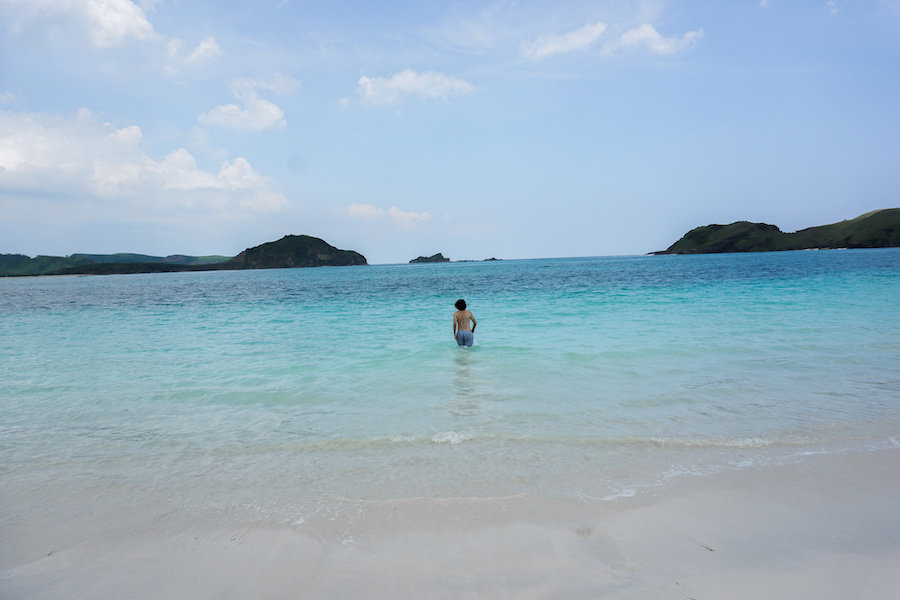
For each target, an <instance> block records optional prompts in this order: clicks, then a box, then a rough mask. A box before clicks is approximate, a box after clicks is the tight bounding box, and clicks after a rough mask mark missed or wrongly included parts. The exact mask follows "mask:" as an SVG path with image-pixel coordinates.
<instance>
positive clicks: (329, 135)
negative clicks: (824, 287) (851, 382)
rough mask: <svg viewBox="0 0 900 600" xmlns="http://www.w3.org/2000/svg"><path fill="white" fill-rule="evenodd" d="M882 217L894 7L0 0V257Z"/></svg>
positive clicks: (376, 253) (580, 251) (648, 248)
mask: <svg viewBox="0 0 900 600" xmlns="http://www.w3.org/2000/svg"><path fill="white" fill-rule="evenodd" d="M897 206H900V0H594V1H581V0H567V1H564V2H560V1H558V0H557V1H553V2H549V1H528V0H522V1H514V0H496V1H495V0H480V1H473V2H469V1H453V0H442V1H440V2H435V1H429V0H416V1H412V2H406V1H404V0H382V1H380V2H362V1H360V0H356V1H347V0H322V1H319V0H256V1H253V2H250V1H243V2H237V1H230V0H216V1H212V0H191V1H188V0H134V1H129V0H0V253H21V254H27V255H29V256H35V255H37V254H50V255H68V254H72V253H82V252H83V253H113V252H138V253H144V254H154V255H166V254H192V255H206V254H222V255H228V256H232V255H235V254H237V253H239V252H240V251H242V250H244V249H245V248H248V247H252V246H255V245H258V244H261V243H264V242H267V241H272V240H276V239H279V238H281V237H282V236H284V235H287V234H307V235H312V236H316V237H320V238H323V239H325V240H326V241H328V242H329V243H331V244H333V245H335V246H337V247H339V248H344V249H352V250H356V251H358V252H361V253H362V254H363V255H365V256H366V258H367V259H368V261H369V262H370V263H374V264H377V263H403V262H407V261H408V260H410V259H412V258H415V257H417V256H419V255H426V256H427V255H431V254H434V253H436V252H442V253H443V254H444V255H445V256H448V257H450V258H452V259H454V260H466V259H476V260H477V259H484V258H488V257H497V258H504V259H516V258H543V257H564V256H607V255H629V254H643V253H647V252H652V251H655V250H661V249H665V248H666V247H668V246H669V245H670V244H672V243H673V242H675V241H676V240H677V239H678V238H679V237H681V235H683V234H684V233H685V232H687V231H688V230H689V229H691V228H693V227H696V226H699V225H706V224H709V223H730V222H733V221H737V220H749V221H761V222H767V223H772V224H775V225H778V226H779V227H781V229H782V230H784V231H795V230H797V229H801V228H804V227H810V226H814V225H822V224H826V223H832V222H836V221H840V220H843V219H849V218H853V217H855V216H858V215H860V214H862V213H865V212H868V211H870V210H875V209H880V208H891V207H897Z"/></svg>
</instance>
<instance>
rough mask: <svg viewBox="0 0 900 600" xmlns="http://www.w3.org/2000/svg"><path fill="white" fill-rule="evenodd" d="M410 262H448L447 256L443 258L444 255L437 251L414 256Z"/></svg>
mask: <svg viewBox="0 0 900 600" xmlns="http://www.w3.org/2000/svg"><path fill="white" fill-rule="evenodd" d="M409 262H410V264H413V263H443V262H450V259H449V258H444V255H443V254H441V253H440V252H438V253H437V254H432V255H431V256H420V257H418V258H414V259H412V260H411V261H409Z"/></svg>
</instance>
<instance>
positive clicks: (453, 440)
mask: <svg viewBox="0 0 900 600" xmlns="http://www.w3.org/2000/svg"><path fill="white" fill-rule="evenodd" d="M473 439H475V436H474V435H472V434H469V433H459V432H458V431H445V432H444V433H438V434H436V435H434V436H432V438H431V441H432V442H434V443H436V444H450V445H451V446H456V445H458V444H462V443H463V442H468V441H470V440H473Z"/></svg>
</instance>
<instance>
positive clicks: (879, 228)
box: [656, 208, 900, 254]
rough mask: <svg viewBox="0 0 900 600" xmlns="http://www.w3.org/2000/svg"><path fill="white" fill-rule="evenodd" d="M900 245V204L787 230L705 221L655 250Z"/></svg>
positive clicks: (696, 251)
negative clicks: (797, 229)
mask: <svg viewBox="0 0 900 600" xmlns="http://www.w3.org/2000/svg"><path fill="white" fill-rule="evenodd" d="M894 246H900V208H889V209H885V210H876V211H872V212H869V213H866V214H864V215H860V216H858V217H856V218H855V219H850V220H848V221H841V222H840V223H832V224H831V225H822V226H819V227H809V228H807V229H801V230H800V231H796V232H794V233H784V232H783V231H781V230H780V229H779V228H778V227H776V226H775V225H768V224H766V223H750V222H748V221H738V222H736V223H731V224H730V225H705V226H703V227H697V228H695V229H692V230H690V231H689V232H687V233H686V234H685V235H684V237H682V238H681V239H680V240H678V241H677V242H675V243H674V244H672V245H671V246H669V248H668V249H667V250H664V251H662V252H657V253H656V254H707V253H715V252H771V251H777V250H807V249H812V248H887V247H894Z"/></svg>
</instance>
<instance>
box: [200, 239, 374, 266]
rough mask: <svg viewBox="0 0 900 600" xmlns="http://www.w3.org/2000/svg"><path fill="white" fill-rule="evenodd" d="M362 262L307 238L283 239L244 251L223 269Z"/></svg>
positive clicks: (355, 255) (350, 253)
mask: <svg viewBox="0 0 900 600" xmlns="http://www.w3.org/2000/svg"><path fill="white" fill-rule="evenodd" d="M364 264H366V258H365V257H364V256H363V255H362V254H360V253H359V252H354V251H353V250H339V249H337V248H335V247H334V246H332V245H330V244H328V243H327V242H325V241H324V240H320V239H319V238H315V237H311V236H308V235H286V236H284V237H283V238H281V239H280V240H278V241H277V242H269V243H267V244H261V245H259V246H255V247H253V248H247V249H246V250H244V251H243V252H241V253H240V254H238V255H237V256H235V257H234V258H233V259H231V260H230V261H228V262H225V263H222V264H220V265H216V266H217V267H219V268H223V269H283V268H293V267H343V266H348V265H364Z"/></svg>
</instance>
